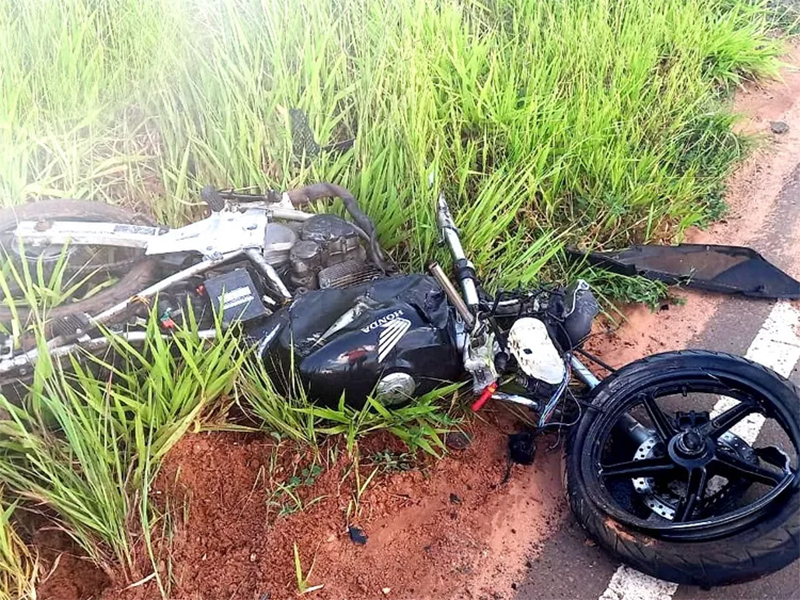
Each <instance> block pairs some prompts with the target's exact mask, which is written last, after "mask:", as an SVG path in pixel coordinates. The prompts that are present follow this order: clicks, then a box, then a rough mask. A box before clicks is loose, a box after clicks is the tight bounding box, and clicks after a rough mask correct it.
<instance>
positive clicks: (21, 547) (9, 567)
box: [0, 489, 39, 600]
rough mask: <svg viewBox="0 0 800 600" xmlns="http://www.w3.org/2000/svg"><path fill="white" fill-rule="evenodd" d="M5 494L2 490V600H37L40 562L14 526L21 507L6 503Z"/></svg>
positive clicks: (0, 571) (0, 552)
mask: <svg viewBox="0 0 800 600" xmlns="http://www.w3.org/2000/svg"><path fill="white" fill-rule="evenodd" d="M2 492H3V490H2V489H0V600H36V588H35V586H36V583H37V582H38V577H39V560H38V557H37V556H36V555H35V554H34V553H32V552H31V551H30V550H29V549H28V547H27V546H26V545H25V543H24V542H23V541H22V539H21V538H20V536H19V534H18V533H17V530H16V528H15V526H14V522H13V520H12V517H13V515H14V511H15V510H16V509H17V503H16V502H13V503H6V502H5V499H4V497H3V493H2Z"/></svg>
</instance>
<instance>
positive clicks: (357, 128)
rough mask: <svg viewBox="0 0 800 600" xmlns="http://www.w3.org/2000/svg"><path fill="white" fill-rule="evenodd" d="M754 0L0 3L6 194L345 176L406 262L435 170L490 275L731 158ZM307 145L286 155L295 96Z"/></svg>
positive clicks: (654, 224)
mask: <svg viewBox="0 0 800 600" xmlns="http://www.w3.org/2000/svg"><path fill="white" fill-rule="evenodd" d="M771 19H772V17H771V14H770V13H769V12H768V11H767V10H766V8H765V7H764V6H763V5H762V4H760V3H758V2H743V1H732V0H711V1H707V0H665V1H664V2H658V3H653V2H649V1H646V0H624V1H611V0H592V1H589V2H585V1H577V0H573V1H564V2H550V1H546V2H533V1H530V0H497V1H495V2H463V1H456V0H449V1H443V2H419V1H415V0H399V1H397V0H392V1H391V2H389V1H388V0H379V1H377V2H361V1H353V0H347V1H345V0H311V1H309V2H303V3H301V4H299V5H298V4H296V3H287V2H274V1H271V2H261V1H259V0H220V1H218V2H217V1H215V2H210V1H207V0H181V1H177V2H176V1H174V0H144V1H142V0H107V1H106V2H93V1H90V0H61V1H57V2H53V1H51V0H31V1H26V2H5V3H2V6H0V65H2V66H1V67H0V68H1V69H2V77H0V148H2V150H1V151H0V152H2V155H0V198H2V200H0V202H3V203H5V204H8V203H18V202H23V201H25V200H26V199H28V198H30V197H31V196H36V195H41V194H52V195H57V196H62V195H63V196H81V197H92V198H96V199H98V200H106V201H112V202H133V203H135V204H137V205H140V206H142V205H149V206H150V207H151V208H152V210H153V212H154V213H156V216H158V217H159V218H162V219H165V220H167V221H169V222H173V223H174V222H179V221H183V220H184V219H186V218H187V217H188V216H189V214H190V213H191V212H192V204H196V203H197V195H196V191H197V189H198V186H199V185H201V184H203V183H207V182H213V183H216V184H218V185H233V186H248V185H260V186H276V187H279V188H286V187H290V186H295V185H298V184H301V183H305V182H309V181H315V180H320V179H328V180H332V181H336V182H338V183H342V184H344V185H346V186H347V187H349V188H351V189H352V190H353V191H354V192H355V193H356V196H357V197H358V198H359V200H360V202H362V203H363V205H364V206H365V208H366V209H367V211H368V212H369V213H370V214H371V215H372V216H373V218H374V219H375V221H376V222H377V223H378V225H379V230H380V234H381V238H382V240H383V241H384V242H385V243H386V244H387V245H388V246H393V247H397V249H396V254H397V255H398V257H399V258H401V259H402V260H403V261H404V262H406V263H410V264H412V265H414V266H420V265H421V264H422V262H423V261H424V260H426V259H427V258H429V256H430V254H431V253H432V252H433V245H434V240H435V232H434V228H433V226H432V218H433V215H432V214H431V213H432V211H431V210H430V209H431V205H432V201H433V198H434V196H435V193H436V189H432V188H431V187H430V185H429V176H430V174H432V173H433V174H435V186H434V187H435V188H437V189H438V188H440V187H441V188H443V189H444V190H445V191H446V192H447V193H448V196H449V197H450V198H451V199H452V203H453V205H454V208H456V209H457V210H456V218H457V220H458V222H459V225H460V226H461V227H462V229H463V234H464V238H465V242H466V245H467V247H469V248H471V249H472V251H473V252H474V254H475V256H474V258H475V259H476V263H477V264H478V265H479V267H480V268H481V270H482V273H483V275H484V276H486V277H487V278H489V279H502V280H503V281H505V283H507V284H514V283H517V282H528V281H531V280H532V279H533V278H535V277H536V275H537V272H538V271H539V269H540V268H541V267H542V266H543V264H545V263H546V262H547V260H548V258H550V257H551V256H552V253H553V252H555V251H556V250H557V249H558V247H559V243H560V242H561V241H563V240H565V239H569V240H579V241H580V242H582V243H593V244H603V245H610V244H613V245H618V246H619V245H622V244H625V243H627V242H628V241H630V240H638V241H642V240H649V239H656V238H660V237H663V236H669V235H671V234H672V233H674V232H675V231H679V230H682V229H684V228H686V227H687V226H689V225H692V224H695V223H698V222H702V221H703V220H704V218H705V216H706V215H707V214H708V212H709V211H717V210H718V208H719V202H720V201H719V190H720V184H721V181H722V178H723V176H724V175H725V174H726V172H727V170H728V168H729V166H730V164H731V161H732V160H735V159H736V158H737V157H738V156H739V155H740V153H741V146H740V144H739V140H738V139H737V137H736V136H735V135H733V134H732V133H731V131H730V124H731V121H732V117H731V116H730V115H729V114H727V113H726V112H724V110H722V107H721V105H720V103H719V97H720V94H721V93H722V92H724V91H725V90H727V89H730V88H731V87H732V86H734V85H736V84H737V83H738V82H739V81H741V80H742V79H743V78H746V77H750V76H755V75H771V74H774V73H775V72H776V68H777V61H776V60H775V57H776V56H777V55H778V54H779V52H780V48H781V43H780V41H779V40H777V39H775V38H774V37H771V36H769V35H768V32H769V29H770V26H771V23H772V20H771ZM292 107H298V108H301V109H303V110H305V111H306V112H307V113H308V115H309V120H310V124H311V127H312V129H313V130H314V133H315V135H316V136H317V139H318V141H319V142H320V143H321V144H326V143H330V142H334V141H338V140H341V139H344V138H348V137H351V136H355V137H356V145H355V148H354V149H353V150H350V151H348V152H346V153H345V154H344V155H342V156H339V155H335V154H329V155H323V156H320V157H316V158H309V159H308V160H306V161H303V160H298V159H297V158H295V157H293V156H292V153H291V134H290V127H289V116H288V109H289V108H292Z"/></svg>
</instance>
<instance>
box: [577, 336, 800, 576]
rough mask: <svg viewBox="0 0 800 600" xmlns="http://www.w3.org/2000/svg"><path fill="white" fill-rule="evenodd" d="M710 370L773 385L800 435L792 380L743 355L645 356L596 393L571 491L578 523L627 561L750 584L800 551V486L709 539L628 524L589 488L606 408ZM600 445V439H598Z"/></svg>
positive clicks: (657, 570) (773, 394) (799, 405)
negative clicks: (642, 389) (759, 514)
mask: <svg viewBox="0 0 800 600" xmlns="http://www.w3.org/2000/svg"><path fill="white" fill-rule="evenodd" d="M699 370H708V371H713V372H715V373H722V374H724V373H729V374H735V375H736V376H737V377H739V378H740V379H741V378H746V379H747V380H748V381H752V382H753V383H754V384H756V385H757V386H758V387H759V388H760V389H763V390H767V391H768V392H769V394H770V399H771V400H772V402H773V403H775V404H779V405H780V406H779V407H778V410H780V411H781V413H783V414H784V415H787V416H788V423H787V424H788V426H789V427H790V428H792V429H793V430H794V431H793V432H792V433H793V434H795V435H794V439H799V437H800V399H799V398H798V390H797V388H796V387H795V386H794V385H793V384H792V383H791V382H789V381H787V380H786V379H784V378H783V377H781V376H780V375H778V374H776V373H774V372H773V371H771V370H769V369H766V368H765V367H763V366H761V365H758V364H756V363H753V362H751V361H748V360H746V359H744V358H741V357H739V356H733V355H729V354H722V353H716V352H707V351H697V350H685V351H678V352H667V353H664V354H658V355H654V356H650V357H648V358H644V359H642V360H638V361H636V362H633V363H631V364H629V365H627V366H625V367H624V368H622V369H620V370H619V371H617V372H616V373H614V374H613V375H611V376H610V377H608V378H607V379H605V380H604V381H603V382H602V383H601V384H600V385H599V386H598V387H597V388H596V389H595V390H594V392H593V396H592V405H593V406H595V407H597V409H599V410H592V409H589V410H587V411H586V414H585V416H584V417H583V419H582V420H581V422H580V423H579V425H578V426H576V427H575V428H574V430H573V431H572V434H571V436H570V440H569V443H568V446H567V453H566V464H565V467H566V469H565V471H566V473H565V475H566V490H567V496H568V499H569V503H570V506H571V508H572V511H573V513H574V515H575V517H576V519H577V520H578V522H579V523H580V524H581V525H582V526H583V527H584V528H585V529H586V531H587V532H588V533H589V535H590V536H591V537H592V538H593V539H594V540H596V541H597V543H598V544H599V545H600V546H602V547H603V548H605V549H606V550H608V551H609V552H611V553H612V554H614V555H616V556H617V557H619V559H620V560H621V561H622V562H624V563H626V564H628V565H630V566H632V567H634V568H636V569H638V570H640V571H643V572H644V573H647V574H649V575H652V576H654V577H657V578H660V579H665V580H667V581H672V582H675V583H679V584H688V585H698V586H701V587H711V586H720V585H728V584H732V583H742V582H745V581H751V580H753V579H757V578H759V577H761V576H763V575H766V574H769V573H772V572H774V571H777V570H779V569H781V568H783V567H785V566H787V565H788V564H789V563H791V562H793V561H794V560H796V559H797V558H798V557H799V556H800V490H798V485H797V483H796V482H795V485H793V486H792V487H790V488H789V489H787V490H785V492H784V493H783V495H782V496H780V497H779V498H777V499H775V500H774V501H773V504H771V505H770V512H769V513H768V514H767V515H766V516H764V517H763V518H761V519H760V520H758V521H757V522H755V523H752V524H749V525H748V526H747V527H744V528H740V529H739V530H732V531H731V533H730V535H727V536H724V537H716V538H715V539H709V540H705V539H704V540H702V541H687V540H680V541H675V540H673V539H663V538H656V537H653V536H652V535H651V534H650V533H644V532H643V531H641V530H639V529H636V528H633V527H630V526H628V525H626V524H623V523H621V522H620V521H619V520H618V519H617V518H615V517H613V516H612V515H610V514H609V513H608V511H607V510H604V508H603V506H599V505H598V503H597V502H595V500H594V499H593V498H592V497H591V495H590V494H589V493H588V490H587V485H586V481H585V475H586V474H587V473H588V471H587V469H588V468H595V467H593V466H590V465H588V464H587V456H588V455H589V454H590V453H591V447H592V444H593V443H596V442H595V438H596V437H597V436H598V433H597V431H598V429H599V425H598V422H599V421H600V419H601V418H602V414H603V413H601V412H600V411H606V412H610V410H611V409H610V407H612V406H614V403H615V400H616V399H617V398H624V397H625V396H626V390H628V391H630V390H631V389H633V388H635V387H637V386H641V385H642V384H643V383H645V382H647V381H648V380H652V379H654V378H655V377H663V376H664V374H665V373H669V376H670V377H674V378H675V380H677V381H680V378H681V376H682V375H684V376H686V375H687V374H689V373H695V374H696V373H697V372H698V371H699ZM597 443H599V442H597Z"/></svg>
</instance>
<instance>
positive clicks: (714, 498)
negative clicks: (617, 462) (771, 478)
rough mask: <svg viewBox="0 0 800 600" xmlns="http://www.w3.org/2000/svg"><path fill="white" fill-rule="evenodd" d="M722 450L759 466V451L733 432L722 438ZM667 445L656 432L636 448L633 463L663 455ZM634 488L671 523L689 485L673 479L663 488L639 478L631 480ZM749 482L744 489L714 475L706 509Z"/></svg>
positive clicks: (704, 499)
mask: <svg viewBox="0 0 800 600" xmlns="http://www.w3.org/2000/svg"><path fill="white" fill-rule="evenodd" d="M719 444H720V447H719V449H720V451H723V452H726V453H728V454H731V455H732V456H735V457H736V458H739V459H740V460H743V461H745V462H747V463H750V464H753V465H757V464H758V456H757V455H756V452H755V450H753V448H752V447H750V445H749V444H747V443H746V442H745V441H744V440H743V439H742V438H740V437H739V436H737V435H735V434H733V433H731V432H730V431H727V432H725V433H724V434H722V435H721V436H720V438H719ZM663 454H664V445H663V444H662V443H661V440H660V439H659V438H658V437H657V436H656V435H655V433H653V434H652V435H651V436H650V437H648V438H647V439H646V440H644V441H643V442H642V443H641V444H640V445H639V447H638V448H637V449H636V453H635V454H634V456H633V460H644V459H646V458H655V457H657V456H663ZM631 483H632V484H633V489H635V490H636V492H637V493H638V494H639V495H640V496H641V500H642V502H643V503H644V505H645V506H647V507H648V508H649V509H650V510H651V511H653V513H655V514H656V515H658V516H660V517H662V518H664V519H667V520H669V521H671V520H673V519H674V518H675V510H676V509H677V507H678V504H679V503H680V500H681V498H682V497H683V496H684V495H685V493H686V482H685V481H676V480H672V481H670V482H668V483H667V484H666V485H663V484H661V485H659V484H658V482H656V480H655V478H653V477H635V478H633V479H631ZM747 485H748V484H747V483H746V482H745V485H744V486H742V482H741V481H728V480H726V479H725V478H724V477H720V476H714V477H712V478H711V479H710V480H709V482H708V489H707V491H706V496H705V497H704V498H703V501H702V506H703V508H704V509H710V508H712V507H714V506H715V505H716V504H718V503H721V502H723V501H726V500H729V499H730V498H731V497H732V496H734V495H735V493H736V492H737V491H744V489H741V490H740V489H739V488H746V487H747Z"/></svg>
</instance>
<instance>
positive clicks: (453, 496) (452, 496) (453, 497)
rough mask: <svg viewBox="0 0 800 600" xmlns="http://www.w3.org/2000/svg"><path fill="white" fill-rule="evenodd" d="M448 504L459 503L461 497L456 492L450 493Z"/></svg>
mask: <svg viewBox="0 0 800 600" xmlns="http://www.w3.org/2000/svg"><path fill="white" fill-rule="evenodd" d="M450 504H461V498H459V497H458V496H457V495H456V494H452V493H451V494H450Z"/></svg>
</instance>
